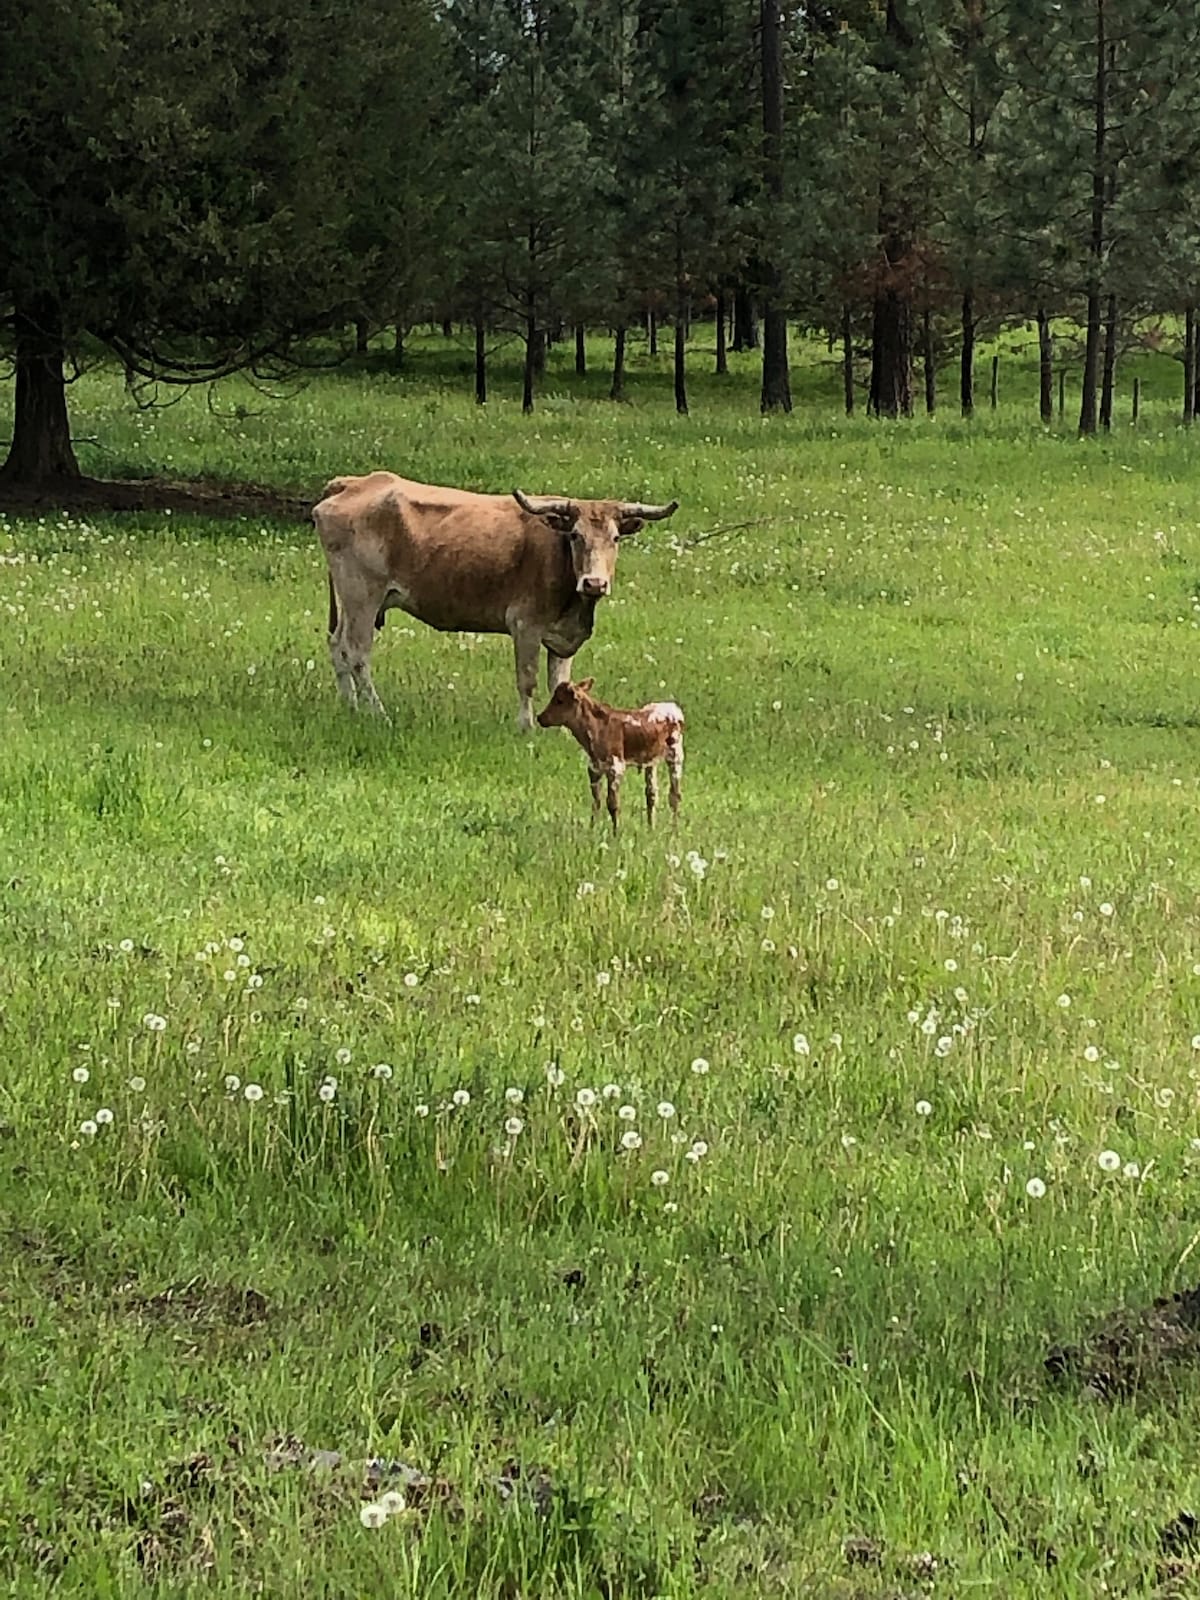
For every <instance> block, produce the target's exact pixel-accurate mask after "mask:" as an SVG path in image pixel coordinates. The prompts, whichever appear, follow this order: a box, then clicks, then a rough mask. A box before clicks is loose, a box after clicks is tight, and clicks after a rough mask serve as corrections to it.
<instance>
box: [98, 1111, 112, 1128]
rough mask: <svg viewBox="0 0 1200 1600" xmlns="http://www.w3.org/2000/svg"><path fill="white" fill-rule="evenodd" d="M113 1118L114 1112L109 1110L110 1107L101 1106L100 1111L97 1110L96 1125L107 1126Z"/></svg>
mask: <svg viewBox="0 0 1200 1600" xmlns="http://www.w3.org/2000/svg"><path fill="white" fill-rule="evenodd" d="M112 1119H113V1114H112V1112H111V1111H110V1110H109V1108H108V1107H107V1106H101V1107H100V1109H99V1111H97V1113H96V1116H95V1122H96V1126H97V1127H100V1128H105V1127H107V1126H108V1124H109V1123H110V1122H111V1121H112Z"/></svg>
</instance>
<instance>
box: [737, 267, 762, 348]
mask: <svg viewBox="0 0 1200 1600" xmlns="http://www.w3.org/2000/svg"><path fill="white" fill-rule="evenodd" d="M733 348H734V349H735V350H757V349H758V313H757V311H756V310H755V307H754V296H753V295H752V294H751V293H750V291H749V289H747V288H745V287H744V285H742V284H740V283H739V284H738V286H737V288H736V289H735V290H734V292H733Z"/></svg>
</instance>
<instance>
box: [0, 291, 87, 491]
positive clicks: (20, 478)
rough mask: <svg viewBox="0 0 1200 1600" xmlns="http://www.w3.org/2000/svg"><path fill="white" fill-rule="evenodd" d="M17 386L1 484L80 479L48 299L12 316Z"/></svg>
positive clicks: (59, 343) (58, 336) (57, 326)
mask: <svg viewBox="0 0 1200 1600" xmlns="http://www.w3.org/2000/svg"><path fill="white" fill-rule="evenodd" d="M12 320H13V332H14V339H15V351H14V354H15V360H16V385H15V393H14V396H13V437H12V444H11V446H10V447H9V452H8V458H7V460H6V461H5V463H4V466H3V467H2V468H0V482H5V483H54V482H56V481H58V480H61V479H63V478H79V477H81V476H82V474H81V473H80V471H79V463H78V461H76V459H75V451H74V449H73V447H72V445H71V424H70V419H69V418H68V416H67V387H66V383H65V381H64V379H63V360H64V352H63V337H62V319H61V317H60V315H59V310H58V306H57V304H56V303H55V301H54V299H53V298H52V297H51V296H49V295H44V294H38V295H31V296H30V298H29V299H28V300H22V299H18V300H17V302H16V305H15V308H14V311H13V319H12Z"/></svg>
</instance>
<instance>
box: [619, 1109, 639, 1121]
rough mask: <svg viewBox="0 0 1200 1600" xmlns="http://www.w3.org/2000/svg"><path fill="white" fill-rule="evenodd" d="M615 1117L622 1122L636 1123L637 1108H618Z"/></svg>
mask: <svg viewBox="0 0 1200 1600" xmlns="http://www.w3.org/2000/svg"><path fill="white" fill-rule="evenodd" d="M617 1115H618V1117H620V1119H621V1121H622V1122H636V1121H637V1107H636V1106H619V1107H618V1108H617Z"/></svg>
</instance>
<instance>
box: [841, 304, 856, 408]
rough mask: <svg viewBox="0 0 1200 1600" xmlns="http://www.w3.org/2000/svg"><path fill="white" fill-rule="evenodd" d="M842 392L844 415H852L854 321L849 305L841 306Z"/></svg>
mask: <svg viewBox="0 0 1200 1600" xmlns="http://www.w3.org/2000/svg"><path fill="white" fill-rule="evenodd" d="M842 394H843V398H844V399H845V402H846V415H847V416H848V417H852V416H853V415H854V323H853V318H852V317H851V314H850V307H849V306H848V305H844V306H843V307H842Z"/></svg>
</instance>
